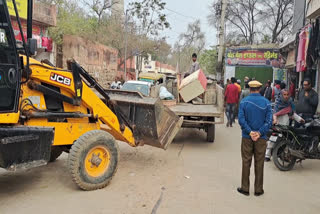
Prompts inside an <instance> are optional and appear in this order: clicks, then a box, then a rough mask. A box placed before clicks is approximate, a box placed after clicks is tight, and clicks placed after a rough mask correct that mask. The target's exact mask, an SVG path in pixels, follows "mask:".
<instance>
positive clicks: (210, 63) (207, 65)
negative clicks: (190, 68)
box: [199, 48, 218, 74]
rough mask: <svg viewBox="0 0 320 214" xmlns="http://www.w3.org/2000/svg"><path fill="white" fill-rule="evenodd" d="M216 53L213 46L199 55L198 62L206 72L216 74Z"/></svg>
mask: <svg viewBox="0 0 320 214" xmlns="http://www.w3.org/2000/svg"><path fill="white" fill-rule="evenodd" d="M217 58H218V53H217V51H216V49H215V48H212V49H209V50H205V51H203V52H202V53H201V55H200V56H199V63H200V66H201V68H202V70H203V71H204V72H205V73H206V74H216V64H217Z"/></svg>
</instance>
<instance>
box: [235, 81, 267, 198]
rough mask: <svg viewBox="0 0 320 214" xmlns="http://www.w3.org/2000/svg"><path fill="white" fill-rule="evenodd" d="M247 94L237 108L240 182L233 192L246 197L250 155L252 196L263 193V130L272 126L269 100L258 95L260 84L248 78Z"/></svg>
mask: <svg viewBox="0 0 320 214" xmlns="http://www.w3.org/2000/svg"><path fill="white" fill-rule="evenodd" d="M249 86H250V95H249V96H248V97H246V98H245V99H243V100H242V101H241V103H240V109H239V124H240V126H241V129H242V144H241V156H242V181H241V187H239V188H238V189H237V191H238V192H239V193H241V194H243V195H246V196H249V188H250V181H249V180H250V178H249V177H250V167H251V163H252V156H253V157H254V168H255V183H254V195H255V196H260V195H263V194H264V190H263V171H264V156H265V152H266V148H267V136H266V134H267V132H268V130H269V128H270V127H271V125H272V109H271V104H270V102H269V101H268V100H267V99H265V98H264V97H263V96H261V95H260V93H259V91H260V88H261V86H262V84H261V83H260V82H258V81H251V82H250V83H249Z"/></svg>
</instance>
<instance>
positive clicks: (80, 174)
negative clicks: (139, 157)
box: [68, 130, 119, 191]
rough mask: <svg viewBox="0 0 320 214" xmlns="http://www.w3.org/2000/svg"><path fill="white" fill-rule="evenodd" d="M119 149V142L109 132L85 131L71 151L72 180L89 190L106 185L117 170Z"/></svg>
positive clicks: (70, 168)
mask: <svg viewBox="0 0 320 214" xmlns="http://www.w3.org/2000/svg"><path fill="white" fill-rule="evenodd" d="M118 150H119V149H118V144H117V142H116V141H115V139H114V138H113V136H111V135H110V134H109V133H107V132H105V131H100V130H94V131H89V132H87V133H85V134H84V135H82V136H81V137H80V138H79V139H78V140H77V141H76V142H75V143H74V144H73V145H72V147H71V150H70V153H69V161H68V162H69V163H68V165H69V170H70V172H71V176H72V180H73V181H74V182H75V183H76V184H77V185H78V186H79V187H80V188H81V189H83V190H87V191H89V190H96V189H101V188H104V187H106V186H107V185H108V184H109V182H110V181H111V179H112V177H113V176H114V174H115V172H116V171H117V166H118V161H119V152H118Z"/></svg>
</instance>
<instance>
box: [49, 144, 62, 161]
mask: <svg viewBox="0 0 320 214" xmlns="http://www.w3.org/2000/svg"><path fill="white" fill-rule="evenodd" d="M62 152H63V151H62V149H61V148H60V147H58V146H52V147H51V153H50V160H49V162H55V161H56V160H57V158H58V157H59V156H60V155H61V154H62Z"/></svg>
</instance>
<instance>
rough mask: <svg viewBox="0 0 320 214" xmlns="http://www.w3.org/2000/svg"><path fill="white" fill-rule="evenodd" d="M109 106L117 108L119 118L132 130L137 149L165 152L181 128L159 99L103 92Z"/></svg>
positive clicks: (115, 91) (176, 118)
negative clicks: (158, 149) (146, 146)
mask: <svg viewBox="0 0 320 214" xmlns="http://www.w3.org/2000/svg"><path fill="white" fill-rule="evenodd" d="M106 92H107V94H108V95H109V96H110V100H111V102H112V103H113V106H117V107H119V109H120V112H117V110H116V108H115V109H114V110H115V111H116V114H121V115H122V117H123V118H124V119H125V120H126V121H127V122H129V126H130V127H131V128H132V129H133V134H134V137H135V140H136V141H137V142H138V143H139V145H144V144H147V145H150V146H154V147H158V148H162V149H167V147H168V146H169V145H170V144H171V142H172V141H173V139H174V137H175V136H176V135H177V133H178V131H179V130H180V128H181V125H182V122H183V118H179V117H178V116H177V115H176V114H175V113H174V112H172V111H171V110H170V109H169V108H168V107H166V106H164V105H163V104H162V102H161V100H160V99H156V98H148V97H143V96H141V94H139V93H136V92H127V91H117V90H107V91H106Z"/></svg>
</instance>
